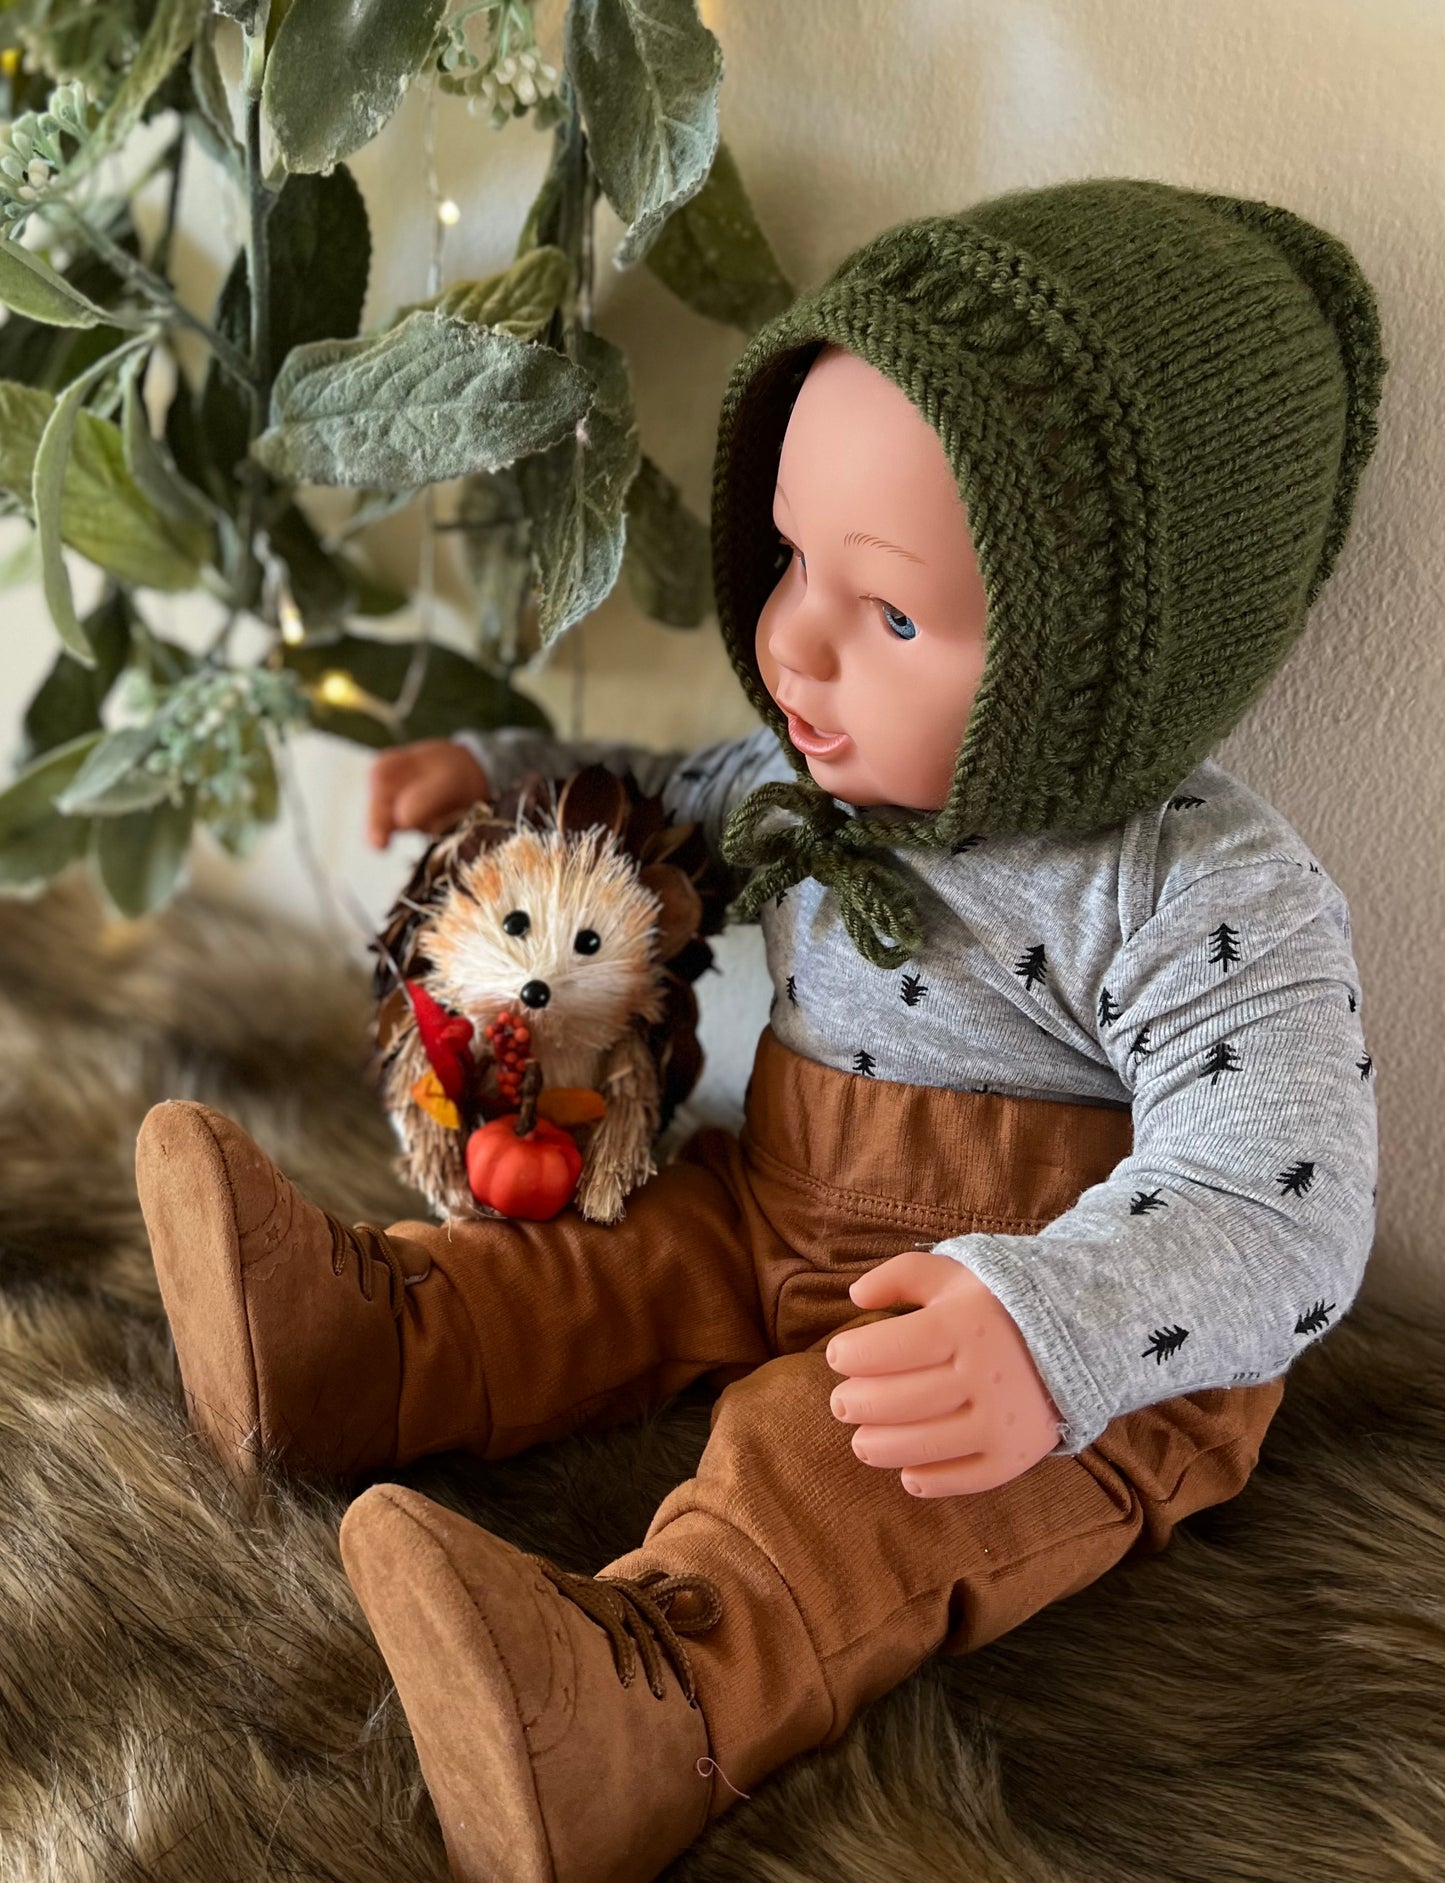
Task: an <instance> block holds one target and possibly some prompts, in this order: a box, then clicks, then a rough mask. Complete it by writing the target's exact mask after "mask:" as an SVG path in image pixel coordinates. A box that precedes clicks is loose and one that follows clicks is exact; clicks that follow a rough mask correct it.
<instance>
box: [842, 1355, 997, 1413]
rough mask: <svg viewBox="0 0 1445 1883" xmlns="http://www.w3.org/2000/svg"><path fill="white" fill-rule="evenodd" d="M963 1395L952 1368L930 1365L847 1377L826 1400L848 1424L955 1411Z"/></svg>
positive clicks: (958, 1408) (958, 1407)
mask: <svg viewBox="0 0 1445 1883" xmlns="http://www.w3.org/2000/svg"><path fill="white" fill-rule="evenodd" d="M965 1398H966V1395H965V1393H964V1390H963V1385H962V1382H961V1380H960V1379H959V1376H958V1374H957V1372H956V1371H955V1370H954V1368H953V1367H951V1366H933V1367H924V1368H922V1369H915V1370H912V1371H910V1372H907V1373H893V1374H885V1375H883V1376H882V1377H881V1378H879V1379H866V1378H865V1379H853V1380H849V1381H848V1382H847V1383H846V1384H845V1385H843V1386H838V1387H835V1388H834V1390H833V1397H832V1398H831V1399H830V1400H829V1402H828V1403H829V1405H830V1406H831V1408H832V1411H833V1416H834V1418H836V1419H842V1420H844V1421H845V1422H846V1423H847V1424H849V1425H862V1424H869V1425H874V1424H876V1425H901V1424H903V1423H905V1422H907V1421H911V1420H916V1419H937V1418H943V1417H944V1416H945V1415H946V1414H948V1413H950V1412H958V1411H960V1410H961V1409H962V1407H963V1405H964V1403H965Z"/></svg>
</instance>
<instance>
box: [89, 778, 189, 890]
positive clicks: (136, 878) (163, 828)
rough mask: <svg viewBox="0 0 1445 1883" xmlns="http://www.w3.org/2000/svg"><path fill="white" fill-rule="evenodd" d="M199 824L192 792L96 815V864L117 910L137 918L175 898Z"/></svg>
mask: <svg viewBox="0 0 1445 1883" xmlns="http://www.w3.org/2000/svg"><path fill="white" fill-rule="evenodd" d="M194 824H195V811H194V809H193V807H192V804H191V800H190V798H189V797H187V798H186V799H184V800H183V801H182V802H181V803H180V804H171V803H169V802H167V803H165V804H159V805H157V806H156V807H155V809H154V810H148V811H133V812H131V813H130V815H129V816H126V817H98V818H97V819H96V820H95V825H94V851H95V862H96V868H97V870H98V871H99V874H100V880H101V884H102V886H103V887H104V889H105V893H106V895H107V896H108V897H109V898H110V902H111V905H112V907H113V908H114V909H115V912H116V913H117V915H122V916H128V917H130V918H132V919H134V918H136V917H139V916H142V915H149V914H150V913H151V911H152V910H154V909H159V908H162V907H163V906H164V905H165V904H166V903H167V902H169V901H170V899H171V897H172V896H173V895H174V894H175V892H176V888H177V885H178V884H179V883H180V880H181V876H182V874H183V873H184V870H185V865H186V857H187V855H188V854H189V852H190V847H191V831H192V828H193V827H194Z"/></svg>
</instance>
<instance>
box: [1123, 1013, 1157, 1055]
mask: <svg viewBox="0 0 1445 1883" xmlns="http://www.w3.org/2000/svg"><path fill="white" fill-rule="evenodd" d="M1149 1024H1150V1026H1152V1025H1153V1021H1150V1023H1149ZM1153 1050H1154V1048H1153V1047H1152V1046H1151V1045H1150V1044H1149V1027H1147V1026H1141V1027H1140V1029H1139V1031H1138V1032H1137V1033H1136V1034H1135V1035H1134V1038H1133V1040H1132V1041H1131V1042H1130V1046H1129V1057H1130V1059H1143V1058H1145V1057H1146V1056H1147V1055H1148V1054H1149V1053H1152V1052H1153Z"/></svg>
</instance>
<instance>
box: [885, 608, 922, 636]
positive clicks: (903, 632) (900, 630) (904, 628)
mask: <svg viewBox="0 0 1445 1883" xmlns="http://www.w3.org/2000/svg"><path fill="white" fill-rule="evenodd" d="M883 619H884V620H885V621H886V622H887V623H888V625H889V627H890V628H891V629H892V630H893V632H894V633H895V634H896V635H897V636H898V638H899V640H900V641H911V640H912V639H913V637H914V635H915V634H917V632H918V623H917V622H916V621H915V620H914V619H913V617H912V616H911V615H905V614H904V612H903V610H902V609H901V608H893V607H890V606H889V604H888V603H887V602H884V604H883Z"/></svg>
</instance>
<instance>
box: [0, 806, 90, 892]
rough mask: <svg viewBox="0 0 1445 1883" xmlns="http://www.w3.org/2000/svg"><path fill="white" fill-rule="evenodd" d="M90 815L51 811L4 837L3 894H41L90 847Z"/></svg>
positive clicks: (0, 853)
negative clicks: (22, 828)
mask: <svg viewBox="0 0 1445 1883" xmlns="http://www.w3.org/2000/svg"><path fill="white" fill-rule="evenodd" d="M90 830H91V823H90V819H89V818H88V817H62V816H61V814H60V812H59V811H51V812H49V813H48V814H47V815H46V816H44V817H42V818H40V819H39V820H38V822H36V823H34V824H29V825H27V826H26V828H25V829H24V830H22V831H17V832H16V834H15V835H14V836H13V837H10V838H8V839H5V840H0V896H37V895H39V893H40V892H41V890H42V889H44V888H45V886H46V884H47V883H49V882H51V881H53V879H54V878H55V877H57V876H58V875H59V874H60V872H61V871H62V870H64V869H68V868H69V867H70V865H71V864H72V863H78V862H79V861H80V860H81V858H82V857H83V856H84V855H85V853H86V851H87V850H88V849H89V847H90Z"/></svg>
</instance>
